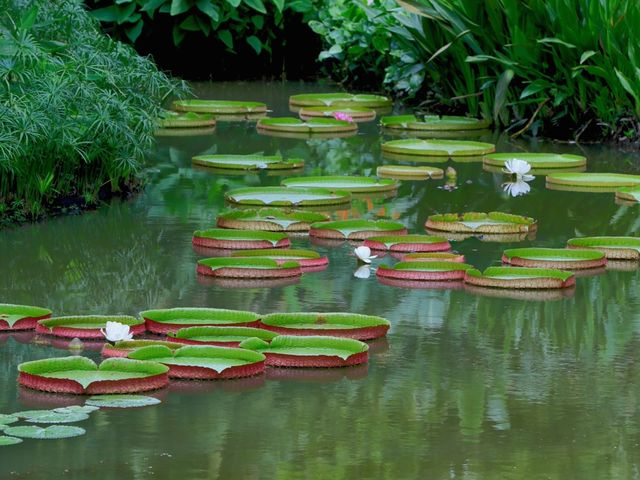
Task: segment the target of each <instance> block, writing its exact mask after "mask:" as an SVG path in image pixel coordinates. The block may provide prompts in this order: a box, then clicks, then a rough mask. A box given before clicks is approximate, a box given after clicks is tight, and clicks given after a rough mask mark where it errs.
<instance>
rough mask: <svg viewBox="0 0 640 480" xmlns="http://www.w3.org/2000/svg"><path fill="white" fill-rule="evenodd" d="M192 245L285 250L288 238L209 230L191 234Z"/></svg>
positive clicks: (268, 233)
mask: <svg viewBox="0 0 640 480" xmlns="http://www.w3.org/2000/svg"><path fill="white" fill-rule="evenodd" d="M192 243H193V244H194V245H197V246H199V247H208V248H225V249H232V250H237V249H255V248H286V247H289V246H291V242H290V241H289V237H287V235H286V234H284V233H279V232H264V231H257V232H256V231H251V230H230V229H226V228H210V229H208V230H196V231H195V232H193V239H192Z"/></svg>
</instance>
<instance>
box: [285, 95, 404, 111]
mask: <svg viewBox="0 0 640 480" xmlns="http://www.w3.org/2000/svg"><path fill="white" fill-rule="evenodd" d="M289 105H290V106H292V107H316V106H318V107H367V108H388V107H390V106H391V105H392V102H391V99H390V98H388V97H385V96H383V95H372V94H351V93H302V94H299V95H291V96H290V97H289Z"/></svg>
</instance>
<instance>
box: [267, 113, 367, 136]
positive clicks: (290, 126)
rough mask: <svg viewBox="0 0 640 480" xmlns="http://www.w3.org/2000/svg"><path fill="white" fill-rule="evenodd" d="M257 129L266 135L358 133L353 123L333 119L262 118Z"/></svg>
mask: <svg viewBox="0 0 640 480" xmlns="http://www.w3.org/2000/svg"><path fill="white" fill-rule="evenodd" d="M257 128H258V131H263V132H266V133H270V132H290V133H302V134H322V133H327V134H333V133H355V132H357V131H358V127H357V126H356V124H355V123H353V122H347V121H344V120H337V119H335V118H313V119H311V120H307V121H304V120H300V119H299V118H293V117H277V118H262V119H260V120H258V124H257Z"/></svg>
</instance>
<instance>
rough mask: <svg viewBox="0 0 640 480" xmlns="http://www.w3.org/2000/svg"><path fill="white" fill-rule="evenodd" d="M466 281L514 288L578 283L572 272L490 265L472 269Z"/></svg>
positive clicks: (554, 286) (551, 287)
mask: <svg viewBox="0 0 640 480" xmlns="http://www.w3.org/2000/svg"><path fill="white" fill-rule="evenodd" d="M464 281H465V283H468V284H471V285H476V286H479V287H492V288H513V289H553V288H567V287H572V286H574V285H575V283H576V280H575V276H574V275H573V274H572V273H570V272H564V271H562V270H555V269H545V268H527V267H489V268H487V269H486V270H485V271H484V272H480V270H476V269H470V270H467V273H466V276H465V279H464Z"/></svg>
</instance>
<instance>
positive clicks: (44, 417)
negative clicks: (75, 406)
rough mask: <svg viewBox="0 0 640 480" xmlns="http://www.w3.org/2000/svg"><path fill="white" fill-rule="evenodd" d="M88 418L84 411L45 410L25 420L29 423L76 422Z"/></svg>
mask: <svg viewBox="0 0 640 480" xmlns="http://www.w3.org/2000/svg"><path fill="white" fill-rule="evenodd" d="M88 418H89V415H87V414H86V413H78V412H76V413H58V412H53V411H46V412H43V413H42V414H40V415H36V416H33V417H26V418H25V420H26V421H27V422H29V423H76V422H82V421H84V420H87V419H88Z"/></svg>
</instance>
